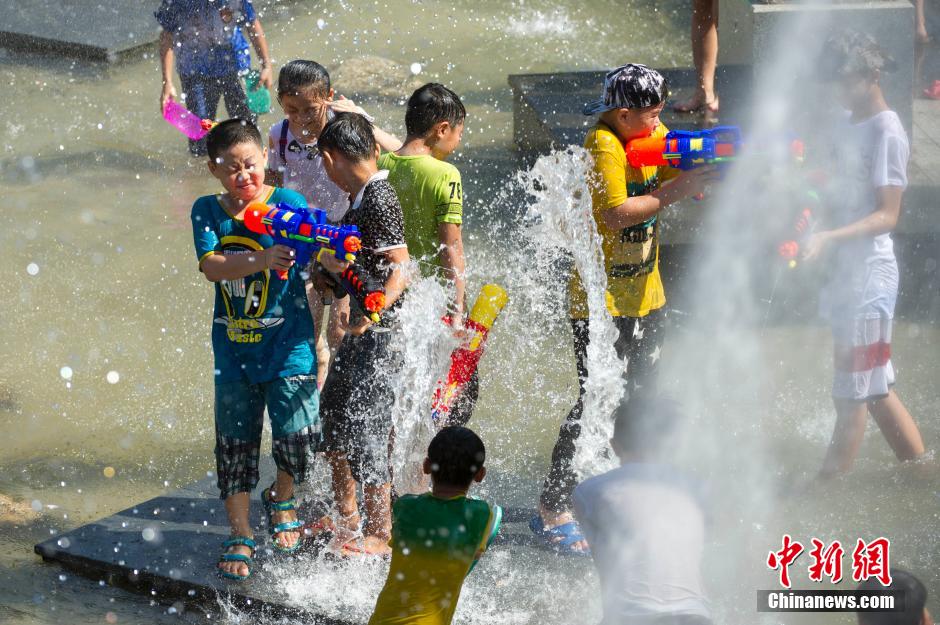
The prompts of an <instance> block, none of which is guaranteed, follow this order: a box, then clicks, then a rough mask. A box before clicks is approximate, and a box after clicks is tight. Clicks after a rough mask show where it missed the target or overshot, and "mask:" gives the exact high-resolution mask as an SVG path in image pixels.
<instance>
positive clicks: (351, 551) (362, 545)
mask: <svg viewBox="0 0 940 625" xmlns="http://www.w3.org/2000/svg"><path fill="white" fill-rule="evenodd" d="M340 552H341V553H342V555H343V557H347V558H349V557H361V556H379V557H383V558H387V557H388V556H390V555H392V548H391V547H389V546H388V539H387V538H382V537H379V536H366V537H365V538H355V539H353V540H351V541H349V542H347V543H346V544H345V545H343V548H342V549H341V551H340Z"/></svg>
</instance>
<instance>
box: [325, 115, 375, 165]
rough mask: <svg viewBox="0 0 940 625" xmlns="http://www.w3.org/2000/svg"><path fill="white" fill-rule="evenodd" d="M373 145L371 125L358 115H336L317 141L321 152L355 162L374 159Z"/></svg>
mask: <svg viewBox="0 0 940 625" xmlns="http://www.w3.org/2000/svg"><path fill="white" fill-rule="evenodd" d="M375 145H376V144H375V133H374V132H373V130H372V124H371V123H370V122H369V120H368V119H366V118H365V117H363V116H362V115H360V114H359V113H337V114H336V115H334V116H333V119H331V120H330V121H328V122H327V123H326V126H324V127H323V132H321V133H320V136H319V138H318V139H317V147H318V148H320V149H321V150H329V151H331V152H337V153H338V154H340V155H342V156H344V157H346V158H347V159H349V160H351V161H357V162H358V161H365V160H368V159H370V158H374V157H375Z"/></svg>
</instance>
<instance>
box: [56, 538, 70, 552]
mask: <svg viewBox="0 0 940 625" xmlns="http://www.w3.org/2000/svg"><path fill="white" fill-rule="evenodd" d="M56 544H57V545H59V546H60V547H62V548H63V549H68V548H69V547H70V546H71V545H72V541H70V540H69V539H68V538H66V537H65V536H63V537H62V538H60V539H59V540H57V541H56Z"/></svg>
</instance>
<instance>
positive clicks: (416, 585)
mask: <svg viewBox="0 0 940 625" xmlns="http://www.w3.org/2000/svg"><path fill="white" fill-rule="evenodd" d="M485 460H486V448H485V447H484V446H483V441H481V440H480V437H479V436H477V435H476V434H475V433H473V432H472V431H471V430H469V429H467V428H465V427H460V426H450V427H445V428H444V429H442V430H441V431H440V432H438V433H437V435H436V436H435V437H434V439H433V440H432V441H431V444H430V445H428V455H427V458H425V460H424V472H425V473H426V474H428V475H430V476H431V484H432V487H431V492H430V493H424V494H423V495H403V496H401V497H400V498H399V499H398V500H397V501H396V502H395V505H394V508H393V512H392V514H393V522H392V543H391V545H392V562H391V566H390V567H389V571H388V579H387V580H386V582H385V587H384V588H382V592H381V593H380V594H379V598H378V601H377V602H376V605H375V610H374V611H373V613H372V618H371V619H369V625H446V624H447V623H450V622H451V619H452V618H453V616H454V611H455V610H456V609H457V600H458V599H459V598H460V590H461V588H462V587H463V581H464V579H465V578H466V577H467V575H468V574H469V573H470V571H471V570H473V567H474V565H475V564H476V562H477V560H479V559H480V557H481V556H482V555H483V552H484V551H486V549H487V547H489V545H490V542H492V540H493V538H494V537H495V536H496V533H497V532H498V531H499V525H500V521H501V519H502V509H501V508H500V507H499V506H494V505H491V504H488V503H486V502H485V501H481V500H479V499H469V498H468V497H467V491H468V490H469V489H470V486H471V485H472V484H473V483H474V482H481V481H483V477H484V476H485V475H486V468H485V467H484V466H483V463H484V462H485Z"/></svg>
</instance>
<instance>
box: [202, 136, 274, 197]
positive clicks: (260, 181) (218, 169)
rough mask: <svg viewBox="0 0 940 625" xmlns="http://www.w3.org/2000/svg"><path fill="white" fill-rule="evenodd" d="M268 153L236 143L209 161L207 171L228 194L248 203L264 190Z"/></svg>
mask: <svg viewBox="0 0 940 625" xmlns="http://www.w3.org/2000/svg"><path fill="white" fill-rule="evenodd" d="M267 164H268V151H267V149H265V148H262V147H261V146H259V145H257V144H255V143H250V142H249V143H237V144H235V145H233V146H232V147H230V148H229V149H227V150H225V151H223V152H222V153H221V154H219V155H218V157H217V158H216V160H215V161H209V171H210V172H211V173H212V175H213V176H215V177H216V178H218V180H219V182H221V183H222V186H223V187H224V188H225V190H226V191H227V192H228V194H229V195H230V196H231V197H232V198H234V199H236V200H241V201H242V202H250V201H252V200H255V199H257V197H258V196H259V195H260V194H261V192H262V191H263V190H264V168H265V167H266V166H267Z"/></svg>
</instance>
